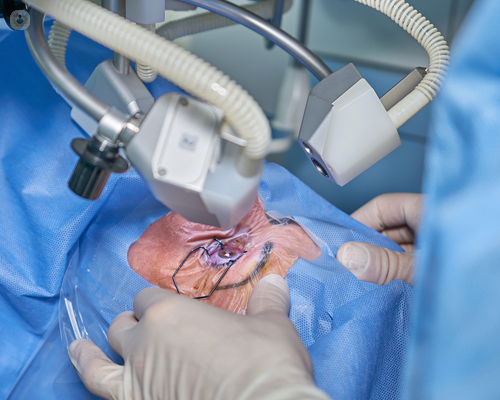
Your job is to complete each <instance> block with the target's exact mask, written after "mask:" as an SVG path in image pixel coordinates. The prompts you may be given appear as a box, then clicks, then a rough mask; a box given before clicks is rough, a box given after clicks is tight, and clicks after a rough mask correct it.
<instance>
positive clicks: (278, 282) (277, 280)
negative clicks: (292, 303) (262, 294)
mask: <svg viewBox="0 0 500 400" xmlns="http://www.w3.org/2000/svg"><path fill="white" fill-rule="evenodd" d="M260 282H265V283H268V284H270V285H273V286H276V287H277V288H278V289H280V290H281V291H282V292H283V293H285V294H286V295H287V296H289V295H290V288H289V287H288V284H287V283H286V281H285V280H284V279H283V278H282V277H281V276H279V275H276V274H271V275H266V276H265V277H264V278H262V279H261V280H260Z"/></svg>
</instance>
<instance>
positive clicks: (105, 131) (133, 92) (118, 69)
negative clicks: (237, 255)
mask: <svg viewBox="0 0 500 400" xmlns="http://www.w3.org/2000/svg"><path fill="white" fill-rule="evenodd" d="M5 1H6V0H5ZM356 1H358V2H361V3H364V4H366V5H368V6H370V7H373V8H377V9H378V10H380V11H381V12H384V13H385V14H387V15H388V16H390V17H391V18H392V19H393V20H394V21H395V22H397V23H398V24H399V25H400V26H401V27H403V28H404V29H405V30H406V31H407V32H409V33H410V34H412V36H414V37H415V38H416V39H417V40H418V41H419V42H420V43H421V44H422V46H423V47H424V48H425V49H426V50H427V51H428V53H429V58H430V65H429V68H428V69H423V68H417V69H415V70H414V71H412V73H410V74H409V75H408V76H407V77H405V78H404V79H403V80H402V81H401V82H400V83H398V84H397V85H396V86H395V87H394V88H393V89H391V90H390V91H389V92H388V93H387V94H386V95H385V96H383V97H382V98H381V99H379V98H378V97H377V96H376V94H375V92H374V90H373V89H372V88H371V86H370V85H369V84H368V83H367V82H366V80H364V79H363V77H362V76H361V75H360V74H359V72H358V71H357V69H356V68H355V67H354V65H352V64H349V65H347V66H345V67H344V68H342V69H340V70H339V71H336V72H334V73H332V72H331V71H330V70H329V69H328V67H327V66H326V65H325V64H324V63H323V62H322V61H321V60H320V59H319V58H318V57H317V56H316V55H314V54H313V53H312V52H311V51H310V50H309V49H307V48H306V47H305V46H304V45H303V44H302V43H301V42H300V41H298V40H296V39H294V38H293V37H291V36H290V35H288V34H287V33H285V32H284V31H282V30H281V29H279V27H278V26H276V25H279V21H280V19H281V16H280V15H281V12H283V10H284V9H285V7H288V8H289V7H290V6H291V0H286V1H282V0H276V1H275V0H268V1H263V2H261V3H262V4H260V5H258V4H255V5H251V6H247V7H239V6H236V5H234V4H232V3H230V2H227V1H224V0H182V1H176V0H166V1H165V0H136V1H130V0H129V1H128V2H125V1H124V0H103V6H105V7H106V8H103V7H100V6H98V5H96V4H93V3H90V2H89V1H87V0H28V1H27V3H29V5H30V6H31V7H32V8H31V11H30V13H31V24H30V27H29V28H28V29H27V31H26V37H27V41H28V44H29V47H30V50H31V52H32V54H33V56H34V57H35V59H36V61H37V63H38V64H39V66H40V67H41V68H42V70H43V71H44V72H45V74H46V75H47V77H48V78H49V80H50V81H51V82H52V84H53V85H54V87H55V88H56V90H57V91H58V92H59V93H60V94H61V95H62V96H63V97H64V98H65V99H66V100H67V101H68V103H69V104H70V105H71V106H72V117H73V119H74V120H75V121H76V122H77V123H78V124H79V125H80V126H81V127H82V128H83V129H84V130H85V131H86V132H87V133H89V135H91V138H90V139H75V140H74V141H73V143H72V147H73V150H74V151H75V152H76V153H77V154H78V155H79V156H80V160H79V162H78V164H77V166H76V168H75V171H74V172H73V175H72V177H71V179H70V182H69V186H70V188H71V189H72V190H73V191H74V192H75V193H76V194H78V195H80V196H82V197H84V198H88V199H96V198H98V197H99V195H100V194H101V192H102V190H103V188H104V185H105V184H106V181H107V179H108V177H109V175H110V174H111V173H113V172H114V173H121V172H125V171H126V170H127V169H128V167H129V164H131V165H132V166H133V167H135V168H136V169H137V171H138V172H139V174H140V175H141V176H142V177H143V178H144V179H145V181H146V182H147V183H148V185H149V187H150V188H151V190H152V192H153V194H154V195H155V196H156V198H157V199H158V200H159V201H160V202H162V203H163V204H165V205H166V206H167V207H169V208H171V209H172V210H174V211H176V212H178V213H179V214H181V215H182V216H184V217H185V218H187V219H188V220H191V221H194V222H199V223H203V224H207V225H213V226H220V227H223V228H230V227H233V226H234V225H236V224H237V223H238V222H239V221H240V220H241V219H242V218H243V217H244V216H245V215H246V214H247V213H248V211H249V210H250V209H251V207H252V205H253V201H254V199H255V197H256V195H257V190H258V185H259V181H260V178H261V175H262V170H263V165H262V160H263V158H264V157H265V156H266V154H267V151H268V149H269V147H270V145H271V131H270V127H269V122H268V121H267V118H266V117H265V115H264V113H263V112H262V110H261V109H260V107H259V106H258V104H257V103H256V102H255V100H253V99H252V98H251V96H250V95H248V93H247V92H246V91H245V90H244V89H243V88H241V87H240V86H239V85H237V84H236V83H235V82H234V81H232V80H231V79H230V78H229V77H227V76H226V75H225V74H223V73H222V72H220V71H218V70H217V69H215V68H214V67H212V66H210V65H209V64H208V63H206V62H204V61H203V60H201V59H199V58H197V57H196V56H194V55H192V54H191V53H189V52H187V51H186V50H184V49H181V48H180V47H178V46H176V45H175V44H173V43H172V42H170V41H167V40H165V38H161V37H159V35H157V34H156V28H155V24H156V23H158V22H162V21H163V18H164V11H165V7H167V8H170V9H193V8H195V7H201V8H205V9H207V10H209V11H211V12H212V13H215V14H219V15H221V16H223V17H226V18H229V19H230V20H232V21H234V22H236V23H239V24H242V25H244V26H246V27H248V28H250V29H252V30H254V31H255V32H257V33H259V34H261V35H262V36H264V37H265V38H266V39H268V40H269V42H272V43H274V44H276V45H278V46H279V47H281V48H283V49H284V50H285V51H287V52H288V53H289V54H291V55H292V56H293V57H294V58H295V59H296V60H297V62H299V63H300V64H302V65H303V66H304V67H306V68H307V69H309V70H310V71H311V73H312V74H313V75H314V76H316V77H317V78H319V79H320V83H319V84H318V85H317V86H316V87H315V88H313V89H312V91H311V93H310V95H309V99H308V102H307V106H306V111H305V114H304V118H303V122H302V127H301V130H300V135H299V143H300V144H301V146H302V147H303V149H304V151H305V153H306V155H307V156H308V158H309V159H310V161H311V163H312V164H313V165H314V167H315V168H316V169H317V171H318V172H319V173H320V174H321V175H323V176H324V177H325V178H327V179H330V180H332V181H334V182H336V183H337V184H339V185H344V184H346V183H347V182H349V181H350V180H351V179H353V178H354V177H356V176H357V175H359V174H360V173H361V172H363V171H364V170H366V169H367V168H369V167H370V166H371V165H373V164H374V163H376V162H377V161H378V160H380V159H381V158H383V157H385V156H386V155H387V154H388V153H390V152H391V151H393V150H394V149H395V148H397V147H398V146H399V145H400V144H401V141H400V139H399V135H398V133H397V128H399V127H400V126H401V125H402V124H403V123H404V122H406V121H407V120H408V119H409V118H411V117H412V116H413V115H415V114H416V113H417V112H418V111H419V110H420V109H421V108H423V107H424V106H425V105H426V104H427V103H428V102H429V101H432V99H433V98H434V97H435V96H436V94H437V92H438V90H439V86H440V84H441V80H442V76H443V75H444V72H445V71H446V68H447V65H448V59H449V52H448V46H447V44H446V42H445V41H444V39H443V37H442V36H441V34H440V33H439V32H438V31H437V29H436V28H434V26H432V25H431V24H430V23H429V22H428V21H427V20H426V19H425V18H424V17H423V16H422V15H421V14H419V13H418V12H417V11H416V10H414V9H413V8H412V7H410V6H409V5H408V4H407V3H405V2H404V0H356ZM252 7H253V8H252ZM256 7H261V8H262V9H259V11H258V12H257V9H256ZM269 10H272V12H274V13H275V14H276V13H277V12H279V13H280V15H274V16H273V17H272V18H269V16H267V19H271V20H272V21H274V24H273V23H270V22H268V21H267V20H266V19H265V18H262V17H260V16H259V15H257V14H259V13H260V15H262V16H264V17H266V14H265V13H266V12H267V13H268V12H269ZM255 12H257V14H256V13H255ZM44 13H47V14H49V15H52V16H53V17H54V18H55V19H56V21H55V22H54V25H53V28H52V32H51V36H50V39H49V42H50V45H49V43H47V40H46V38H45V33H44V30H43V18H44ZM209 15H213V14H210V13H209ZM125 16H126V17H127V19H125V18H124V17H125ZM195 18H199V17H195ZM201 18H206V17H204V16H202V17H201ZM210 18H211V17H210ZM186 23H187V22H186ZM167 25H168V24H167ZM208 25H210V24H207V26H206V27H203V28H196V29H198V31H203V30H207V29H209V28H210V26H208ZM221 26H222V24H221ZM71 29H75V30H76V31H79V32H80V33H82V34H83V35H85V36H87V37H89V38H91V39H93V40H95V41H97V42H99V43H101V44H103V45H104V46H106V47H109V48H111V49H112V50H114V51H115V56H114V59H113V60H107V61H104V62H102V63H101V64H100V65H99V66H98V67H97V68H96V70H95V71H94V73H93V74H92V76H91V77H90V78H89V80H88V81H87V83H86V84H85V87H83V86H81V85H80V84H79V82H77V81H76V79H74V78H73V77H72V76H71V74H69V72H68V71H67V69H66V68H65V62H64V52H65V41H67V38H68V36H69V32H70V30H71ZM196 29H194V31H196ZM161 30H162V28H160V30H159V31H158V33H161V32H160V31H161ZM166 31H167V30H166V29H164V32H166ZM170 39H172V38H170ZM130 59H132V60H135V61H136V70H137V73H136V72H135V71H134V70H133V69H131V68H130V67H129V60H130ZM157 73H158V74H160V75H162V76H163V77H165V78H167V79H169V80H170V81H172V82H173V83H175V84H177V85H178V86H180V87H181V88H183V89H184V90H185V91H186V92H188V93H189V94H190V95H191V96H187V95H179V94H173V93H169V94H165V95H163V96H161V97H160V98H159V99H158V100H157V101H156V102H155V101H154V99H153V98H152V96H151V94H150V93H149V91H148V90H147V88H146V87H145V86H144V84H143V81H146V82H147V81H150V80H153V79H154V77H156V74H157Z"/></svg>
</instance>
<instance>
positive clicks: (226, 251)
mask: <svg viewBox="0 0 500 400" xmlns="http://www.w3.org/2000/svg"><path fill="white" fill-rule="evenodd" d="M234 256H236V252H235V251H234V250H229V249H223V250H221V251H219V257H220V258H228V259H229V258H233V257H234Z"/></svg>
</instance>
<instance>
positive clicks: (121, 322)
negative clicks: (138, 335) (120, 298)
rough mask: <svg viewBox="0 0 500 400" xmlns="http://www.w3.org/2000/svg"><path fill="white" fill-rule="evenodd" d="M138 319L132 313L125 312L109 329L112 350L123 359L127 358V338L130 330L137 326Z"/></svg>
mask: <svg viewBox="0 0 500 400" xmlns="http://www.w3.org/2000/svg"><path fill="white" fill-rule="evenodd" d="M137 322H138V321H137V319H136V318H135V316H134V313H133V312H132V311H125V312H123V313H121V314H120V315H118V316H117V317H116V318H115V319H114V321H113V322H112V323H111V325H110V326H109V329H108V342H109V345H110V346H111V348H112V349H113V350H114V351H116V352H117V353H118V354H119V355H121V356H122V357H126V354H125V353H126V350H127V345H126V340H125V339H126V337H127V335H128V334H129V333H130V330H131V329H132V328H133V327H135V326H136V325H137Z"/></svg>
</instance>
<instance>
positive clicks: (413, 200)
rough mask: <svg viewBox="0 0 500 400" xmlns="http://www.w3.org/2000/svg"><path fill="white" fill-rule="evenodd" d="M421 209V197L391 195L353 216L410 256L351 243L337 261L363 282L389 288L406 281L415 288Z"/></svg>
mask: <svg viewBox="0 0 500 400" xmlns="http://www.w3.org/2000/svg"><path fill="white" fill-rule="evenodd" d="M421 207H422V195H421V194H413V193H391V194H384V195H382V196H378V197H376V198H374V199H373V200H372V201H370V202H369V203H367V204H365V205H364V206H363V207H361V208H360V209H359V210H357V211H355V212H354V213H353V214H352V215H351V216H352V217H353V218H354V219H356V220H358V221H359V222H361V223H363V224H365V225H367V226H369V227H370V228H373V229H375V230H376V231H379V232H380V233H382V234H383V235H385V236H387V237H388V238H389V239H392V240H393V241H395V242H396V243H398V244H399V245H401V247H403V249H405V251H406V253H399V252H396V251H391V250H388V249H385V248H382V247H378V246H375V245H372V244H367V243H360V242H349V243H345V244H344V245H342V247H340V249H339V251H338V252H337V260H339V261H340V262H341V263H342V264H343V265H345V266H346V267H347V268H348V269H349V270H350V271H351V272H352V273H353V274H354V275H355V276H356V277H357V278H358V279H359V280H361V281H365V282H372V283H377V284H379V285H385V284H387V283H389V282H390V281H392V280H394V279H402V280H404V281H406V282H407V283H409V284H411V282H412V278H413V266H414V251H415V244H414V241H415V233H416V232H417V229H418V224H419V221H420V211H421Z"/></svg>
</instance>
